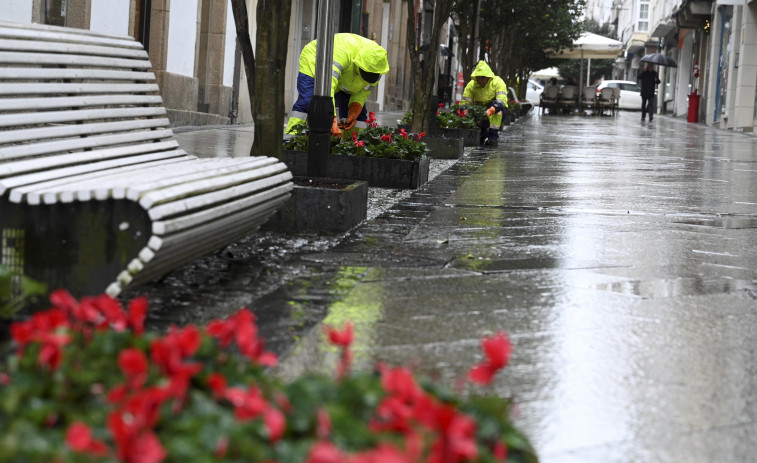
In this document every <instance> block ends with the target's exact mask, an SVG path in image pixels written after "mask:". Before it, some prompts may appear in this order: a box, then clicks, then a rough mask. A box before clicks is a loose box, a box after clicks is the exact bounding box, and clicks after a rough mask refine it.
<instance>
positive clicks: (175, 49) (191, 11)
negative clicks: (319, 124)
mask: <svg viewBox="0 0 757 463" xmlns="http://www.w3.org/2000/svg"><path fill="white" fill-rule="evenodd" d="M98 1H99V0H98ZM175 6H177V5H175ZM175 6H174V8H171V11H170V12H169V17H168V46H167V51H166V71H168V72H172V73H174V74H181V75H185V76H190V77H193V76H194V69H195V47H196V45H197V19H198V18H197V0H181V7H180V8H176V7H175Z"/></svg>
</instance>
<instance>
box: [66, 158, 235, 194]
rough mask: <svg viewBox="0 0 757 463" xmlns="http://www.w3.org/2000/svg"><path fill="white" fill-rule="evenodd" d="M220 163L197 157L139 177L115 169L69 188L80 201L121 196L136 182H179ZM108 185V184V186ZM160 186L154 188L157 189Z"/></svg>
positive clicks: (141, 174)
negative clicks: (168, 168) (100, 176)
mask: <svg viewBox="0 0 757 463" xmlns="http://www.w3.org/2000/svg"><path fill="white" fill-rule="evenodd" d="M216 163H218V160H217V159H213V158H204V159H195V161H194V162H192V163H182V164H177V165H174V166H171V170H170V171H166V170H164V169H152V170H145V171H144V172H140V173H139V177H138V178H135V176H134V174H133V173H132V172H128V171H125V172H118V171H114V172H113V173H112V174H110V175H109V176H108V177H107V179H105V181H102V180H101V179H95V180H91V179H82V180H79V181H72V182H71V183H70V185H68V186H67V188H68V189H69V190H71V191H73V192H74V195H75V197H76V199H77V200H79V201H87V200H88V199H90V198H93V197H94V198H97V199H104V198H105V197H107V196H109V195H113V196H116V195H118V196H119V197H120V198H123V197H125V195H126V190H127V189H128V188H129V187H130V186H132V185H134V184H135V183H137V182H138V183H139V184H144V185H148V186H152V185H153V182H159V181H161V180H164V179H165V178H172V179H175V180H174V183H179V182H180V181H181V180H180V179H181V178H184V177H185V176H186V175H187V174H193V173H197V172H200V173H203V174H205V176H207V175H209V174H208V172H212V171H214V165H215V164H216ZM234 165H235V167H236V168H237V169H240V168H241V167H240V166H242V163H234ZM106 185H107V186H106ZM157 189H159V187H157V186H156V187H155V188H152V190H157Z"/></svg>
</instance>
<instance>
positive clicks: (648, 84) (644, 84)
mask: <svg viewBox="0 0 757 463" xmlns="http://www.w3.org/2000/svg"><path fill="white" fill-rule="evenodd" d="M637 80H638V81H639V83H641V120H642V122H643V121H644V117H645V116H646V114H647V113H649V120H650V121H652V120H653V119H654V95H655V92H656V90H657V84H659V83H660V78H659V76H658V75H657V71H655V70H654V65H652V64H647V67H646V69H645V70H644V71H642V72H641V73H640V74H639V76H638V77H637Z"/></svg>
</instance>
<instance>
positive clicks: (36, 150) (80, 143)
mask: <svg viewBox="0 0 757 463" xmlns="http://www.w3.org/2000/svg"><path fill="white" fill-rule="evenodd" d="M171 137H173V131H172V130H171V129H160V130H144V131H141V132H131V133H122V134H117V135H100V136H92V137H85V138H72V139H69V140H56V141H50V142H42V143H34V144H28V145H18V146H11V147H10V148H0V161H5V160H10V159H19V158H23V157H31V156H37V155H40V154H48V153H58V152H66V151H73V150H80V149H88V148H101V147H104V146H111V145H119V144H123V143H139V142H145V141H151V140H160V139H164V138H171Z"/></svg>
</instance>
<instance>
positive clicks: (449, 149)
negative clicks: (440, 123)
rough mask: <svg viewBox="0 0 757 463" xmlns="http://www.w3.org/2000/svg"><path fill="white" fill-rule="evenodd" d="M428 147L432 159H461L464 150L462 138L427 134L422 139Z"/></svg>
mask: <svg viewBox="0 0 757 463" xmlns="http://www.w3.org/2000/svg"><path fill="white" fill-rule="evenodd" d="M423 142H424V143H426V146H428V149H429V153H428V155H429V157H431V158H434V159H461V158H462V157H463V154H465V150H464V148H463V139H462V138H445V137H432V136H428V137H425V138H424V139H423Z"/></svg>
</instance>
